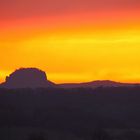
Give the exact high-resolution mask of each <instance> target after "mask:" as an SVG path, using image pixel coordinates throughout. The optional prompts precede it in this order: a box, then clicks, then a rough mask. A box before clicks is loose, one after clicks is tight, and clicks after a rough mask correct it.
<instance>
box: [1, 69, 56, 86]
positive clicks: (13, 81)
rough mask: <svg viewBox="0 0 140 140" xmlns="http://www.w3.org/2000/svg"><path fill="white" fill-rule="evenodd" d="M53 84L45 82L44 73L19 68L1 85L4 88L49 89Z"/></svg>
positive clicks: (37, 70)
mask: <svg viewBox="0 0 140 140" xmlns="http://www.w3.org/2000/svg"><path fill="white" fill-rule="evenodd" d="M54 85H55V84H54V83H52V82H50V81H48V80H47V75H46V73H45V72H44V71H42V70H39V69H37V68H21V69H18V70H16V71H15V72H13V73H12V74H10V75H9V76H7V77H6V81H5V82H4V83H3V84H1V86H2V87H4V88H39V87H50V86H54Z"/></svg>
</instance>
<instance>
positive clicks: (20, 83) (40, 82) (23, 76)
mask: <svg viewBox="0 0 140 140" xmlns="http://www.w3.org/2000/svg"><path fill="white" fill-rule="evenodd" d="M138 85H140V84H130V83H120V82H114V81H111V80H97V81H92V82H86V83H66V84H55V83H53V82H51V81H49V80H48V79H47V75H46V73H45V72H44V71H42V70H40V69H37V68H20V69H17V70H15V71H14V72H13V73H11V74H10V75H9V76H7V77H6V80H5V82H4V83H2V84H0V87H1V88H48V87H52V88H54V87H57V88H97V87H124V86H125V87H128V86H138Z"/></svg>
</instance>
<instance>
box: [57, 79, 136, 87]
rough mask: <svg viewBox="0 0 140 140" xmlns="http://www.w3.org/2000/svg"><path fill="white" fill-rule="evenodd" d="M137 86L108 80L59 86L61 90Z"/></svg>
mask: <svg viewBox="0 0 140 140" xmlns="http://www.w3.org/2000/svg"><path fill="white" fill-rule="evenodd" d="M136 85H138V84H130V83H120V82H114V81H110V80H97V81H92V82H86V83H78V84H76V83H72V84H59V86H60V87H62V88H80V87H84V88H97V87H125V86H126V87H128V86H136Z"/></svg>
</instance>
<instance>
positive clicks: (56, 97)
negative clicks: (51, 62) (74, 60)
mask: <svg viewBox="0 0 140 140" xmlns="http://www.w3.org/2000/svg"><path fill="white" fill-rule="evenodd" d="M0 140H140V87H128V88H126V87H120V88H115V87H114V88H96V89H85V88H75V89H60V88H52V89H15V90H10V89H9V90H8V89H0Z"/></svg>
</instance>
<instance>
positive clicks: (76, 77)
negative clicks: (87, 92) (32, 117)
mask: <svg viewBox="0 0 140 140" xmlns="http://www.w3.org/2000/svg"><path fill="white" fill-rule="evenodd" d="M5 1H6V2H4V1H0V81H1V82H2V81H4V79H5V77H6V75H9V74H10V73H11V72H13V71H14V70H15V69H17V68H20V67H37V68H40V69H42V70H45V71H46V73H47V75H48V78H49V80H51V81H54V82H56V83H63V82H86V81H92V80H105V79H108V80H115V81H120V82H140V65H139V62H140V55H139V54H140V18H139V17H140V2H139V1H137V0H114V1H113V0H92V1H91V0H81V1H80V0H75V1H74V0H71V1H69V0H68V1H67V2H66V1H64V0H48V1H45V0H40V1H39V0H34V1H33V0H28V1H27V0H21V1H20V2H19V1H16V0H5Z"/></svg>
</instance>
